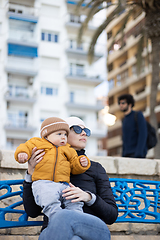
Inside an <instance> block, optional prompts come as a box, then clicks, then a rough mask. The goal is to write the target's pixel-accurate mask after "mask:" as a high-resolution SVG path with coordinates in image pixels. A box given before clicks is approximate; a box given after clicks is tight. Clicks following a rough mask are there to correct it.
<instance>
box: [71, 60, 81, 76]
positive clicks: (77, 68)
mask: <svg viewBox="0 0 160 240" xmlns="http://www.w3.org/2000/svg"><path fill="white" fill-rule="evenodd" d="M70 75H76V76H84V65H82V64H74V63H70Z"/></svg>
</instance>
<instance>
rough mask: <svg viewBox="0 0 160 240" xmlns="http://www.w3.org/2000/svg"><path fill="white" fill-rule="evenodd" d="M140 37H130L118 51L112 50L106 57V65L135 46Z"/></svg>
mask: <svg viewBox="0 0 160 240" xmlns="http://www.w3.org/2000/svg"><path fill="white" fill-rule="evenodd" d="M139 39H140V35H138V36H137V37H134V36H132V35H131V36H130V37H129V38H128V39H127V40H126V45H125V46H124V47H123V48H122V49H119V50H113V51H112V52H111V53H110V54H109V55H108V64H110V63H112V62H114V60H116V59H117V58H119V57H121V56H122V55H123V54H124V53H125V52H127V51H128V49H130V48H132V47H133V46H134V45H136V44H137V43H138V42H139Z"/></svg>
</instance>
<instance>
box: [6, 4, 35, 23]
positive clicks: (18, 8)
mask: <svg viewBox="0 0 160 240" xmlns="http://www.w3.org/2000/svg"><path fill="white" fill-rule="evenodd" d="M8 17H9V19H14V20H20V21H26V22H32V23H37V22H38V11H37V9H35V8H32V7H26V6H24V5H16V4H9V9H8Z"/></svg>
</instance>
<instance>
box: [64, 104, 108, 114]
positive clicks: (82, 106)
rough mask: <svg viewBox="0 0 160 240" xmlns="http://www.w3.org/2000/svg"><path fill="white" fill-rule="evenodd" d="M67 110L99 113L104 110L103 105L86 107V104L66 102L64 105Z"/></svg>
mask: <svg viewBox="0 0 160 240" xmlns="http://www.w3.org/2000/svg"><path fill="white" fill-rule="evenodd" d="M65 105H66V107H67V108H70V109H71V108H72V109H79V110H87V111H96V112H98V111H100V110H102V109H103V108H104V106H103V105H100V104H95V105H87V104H81V103H74V102H68V103H66V104H65Z"/></svg>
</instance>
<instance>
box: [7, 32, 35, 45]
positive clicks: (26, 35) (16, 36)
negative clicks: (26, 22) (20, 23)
mask: <svg viewBox="0 0 160 240" xmlns="http://www.w3.org/2000/svg"><path fill="white" fill-rule="evenodd" d="M9 39H10V40H11V39H12V40H16V41H19V42H25V43H27V42H30V43H34V42H36V40H37V39H36V38H35V34H34V32H32V31H27V30H24V29H21V30H19V29H10V30H9Z"/></svg>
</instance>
